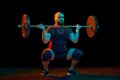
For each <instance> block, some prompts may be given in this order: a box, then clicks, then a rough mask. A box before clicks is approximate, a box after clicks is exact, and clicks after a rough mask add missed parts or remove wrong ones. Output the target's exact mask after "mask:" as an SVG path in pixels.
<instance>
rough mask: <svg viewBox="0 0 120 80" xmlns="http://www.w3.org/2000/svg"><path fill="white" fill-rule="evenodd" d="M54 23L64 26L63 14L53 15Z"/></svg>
mask: <svg viewBox="0 0 120 80" xmlns="http://www.w3.org/2000/svg"><path fill="white" fill-rule="evenodd" d="M55 22H57V24H59V25H64V14H62V13H57V14H56V15H55Z"/></svg>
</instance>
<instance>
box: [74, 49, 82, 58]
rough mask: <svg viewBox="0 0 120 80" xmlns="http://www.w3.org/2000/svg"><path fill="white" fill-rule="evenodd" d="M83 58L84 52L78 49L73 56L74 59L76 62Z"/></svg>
mask: <svg viewBox="0 0 120 80" xmlns="http://www.w3.org/2000/svg"><path fill="white" fill-rule="evenodd" d="M82 56H83V52H82V51H81V50H79V49H76V50H75V51H74V52H73V54H72V58H73V59H75V60H80V59H81V57H82Z"/></svg>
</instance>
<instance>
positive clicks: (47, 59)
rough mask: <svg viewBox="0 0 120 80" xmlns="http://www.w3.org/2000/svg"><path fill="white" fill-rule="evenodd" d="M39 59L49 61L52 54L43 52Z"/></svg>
mask: <svg viewBox="0 0 120 80" xmlns="http://www.w3.org/2000/svg"><path fill="white" fill-rule="evenodd" d="M41 57H42V60H43V61H49V60H50V59H51V58H52V54H51V52H50V51H45V52H44V53H43V54H42V56H41Z"/></svg>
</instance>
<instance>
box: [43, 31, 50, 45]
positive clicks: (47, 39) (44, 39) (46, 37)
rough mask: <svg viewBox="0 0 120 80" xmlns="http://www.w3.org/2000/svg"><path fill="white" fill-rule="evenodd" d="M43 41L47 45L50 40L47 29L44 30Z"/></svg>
mask: <svg viewBox="0 0 120 80" xmlns="http://www.w3.org/2000/svg"><path fill="white" fill-rule="evenodd" d="M42 40H43V42H44V43H45V44H46V43H48V42H49V40H50V34H49V33H47V32H46V30H45V29H43V30H42Z"/></svg>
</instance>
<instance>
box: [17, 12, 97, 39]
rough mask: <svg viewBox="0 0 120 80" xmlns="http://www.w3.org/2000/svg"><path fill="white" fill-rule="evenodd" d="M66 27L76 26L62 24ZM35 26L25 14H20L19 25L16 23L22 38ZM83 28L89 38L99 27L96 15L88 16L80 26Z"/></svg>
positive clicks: (26, 36) (27, 35)
mask: <svg viewBox="0 0 120 80" xmlns="http://www.w3.org/2000/svg"><path fill="white" fill-rule="evenodd" d="M44 26H45V27H48V26H50V25H44ZM64 26H68V27H76V25H64ZM31 27H36V28H38V25H31V24H30V17H29V15H27V14H23V15H22V20H21V25H20V24H19V25H18V28H21V33H22V37H23V38H28V37H29V35H30V28H31ZM82 27H83V28H86V32H87V35H88V37H89V38H93V37H94V36H95V35H96V34H97V32H98V29H99V25H98V21H97V18H96V16H93V15H91V16H88V18H87V21H86V26H82Z"/></svg>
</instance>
